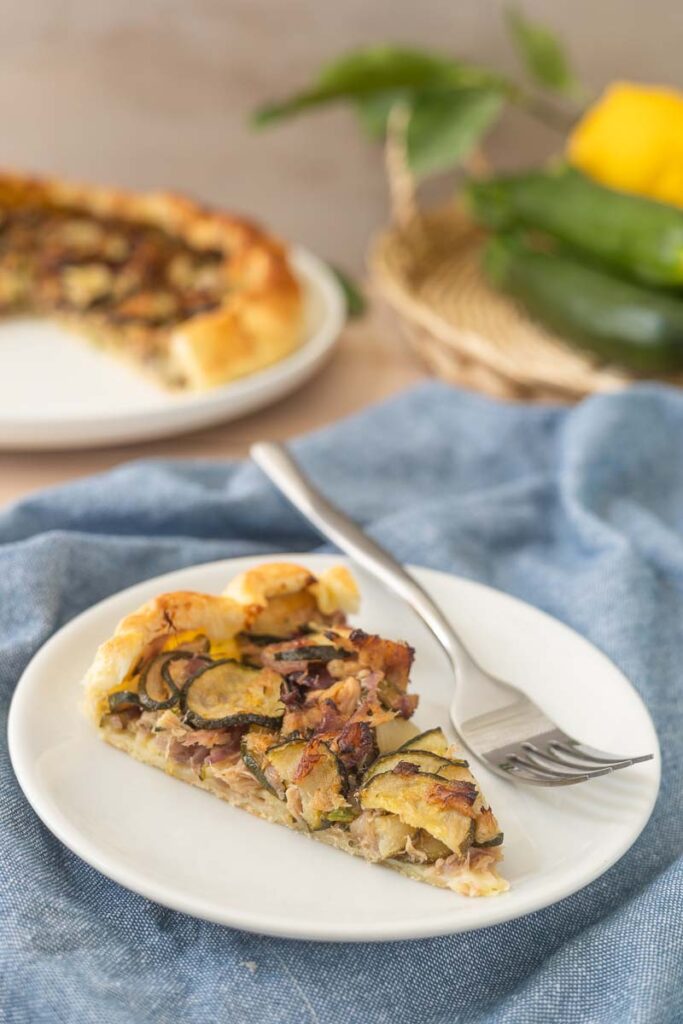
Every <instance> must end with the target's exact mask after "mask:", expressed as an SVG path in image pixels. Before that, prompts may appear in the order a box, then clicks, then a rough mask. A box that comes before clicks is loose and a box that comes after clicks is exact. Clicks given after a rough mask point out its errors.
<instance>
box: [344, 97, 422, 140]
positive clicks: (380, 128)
mask: <svg viewBox="0 0 683 1024" xmlns="http://www.w3.org/2000/svg"><path fill="white" fill-rule="evenodd" d="M397 103H403V104H405V105H406V106H408V107H410V106H411V104H412V94H411V93H410V91H409V90H406V89H395V90H393V91H392V92H375V93H371V94H370V95H369V96H363V97H361V98H360V99H357V100H355V101H354V106H355V108H356V113H357V114H358V119H359V121H360V123H361V125H362V127H363V129H364V130H365V133H366V135H368V136H369V137H370V138H371V139H375V140H377V141H379V142H381V141H382V140H383V139H384V138H385V136H386V134H387V121H388V120H389V114H390V113H391V111H392V108H393V107H395V106H396V104H397Z"/></svg>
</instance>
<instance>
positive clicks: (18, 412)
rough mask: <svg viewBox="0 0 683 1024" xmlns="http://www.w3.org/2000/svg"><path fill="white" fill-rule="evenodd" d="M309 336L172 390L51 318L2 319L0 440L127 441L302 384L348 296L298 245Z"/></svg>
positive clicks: (68, 444) (12, 444)
mask: <svg viewBox="0 0 683 1024" xmlns="http://www.w3.org/2000/svg"><path fill="white" fill-rule="evenodd" d="M292 262H293V264H294V267H295V270H296V272H297V275H298V277H299V280H300V281H301V283H302V284H303V286H304V291H305V300H306V340H305V341H304V343H303V345H302V346H301V347H300V348H299V349H297V350H296V352H293V353H292V355H290V356H288V357H287V358H286V359H283V360H281V361H280V362H279V363H276V364H275V365H273V366H270V367H267V368H266V369H264V370H261V371H259V372H258V373H253V374H250V375H249V376H247V377H242V378H238V379H237V380H234V381H232V382H231V383H229V384H225V385H223V386H222V387H219V388H214V389H213V390H211V391H205V392H200V393H194V394H192V393H191V394H173V393H172V392H167V391H164V390H163V389H161V388H159V387H157V386H156V385H155V384H154V383H153V382H151V381H148V380H146V379H145V377H144V376H141V375H139V374H138V373H136V372H135V370H134V369H132V368H131V367H128V366H127V365H126V364H125V363H124V362H122V361H119V360H118V359H116V358H115V357H114V356H111V355H108V354H106V353H102V352H100V351H98V350H97V349H96V348H94V347H93V346H90V345H88V343H87V341H85V340H84V339H82V338H79V337H77V336H76V335H73V334H71V333H69V332H68V331H67V330H65V329H63V328H61V327H59V326H58V325H57V324H55V323H52V322H50V321H49V320H41V319H38V318H18V317H17V318H13V319H8V320H1V321H0V449H9V450H18V449H24V450H26V449H29V450H30V449H64V448H89V447H96V446H100V445H113V444H124V443H126V444H128V443H131V442H137V441H147V440H150V439H152V438H159V437H167V436H170V435H173V434H179V433H183V432H185V431H188V430H196V429H198V428H199V427H206V426H209V425H211V424H213V423H218V422H222V421H226V420H233V419H236V418H237V417H238V416H243V415H245V413H248V412H253V411H254V410H256V409H260V408H262V407H263V406H265V405H269V404H271V403H272V402H274V401H276V400H277V399H278V398H282V397H283V396H284V395H286V394H288V393H289V392H290V391H293V390H294V389H295V388H297V387H299V385H300V384H303V382H304V381H306V380H307V379H308V378H309V377H310V376H311V375H312V374H314V373H315V372H316V370H318V369H319V368H320V367H321V366H322V364H323V362H324V361H325V359H326V358H327V357H328V356H329V355H330V353H331V350H332V347H333V345H334V343H335V342H336V340H337V337H338V336H339V333H340V331H341V329H342V326H343V324H344V316H345V303H344V297H343V295H342V293H341V289H340V287H339V285H338V284H337V282H336V280H335V278H334V276H333V275H332V273H331V272H330V270H329V269H328V267H327V266H326V265H325V264H324V263H323V262H322V260H319V259H318V258H317V257H316V256H314V255H313V254H312V253H310V252H307V251H306V250H303V249H296V250H295V251H294V253H293V259H292Z"/></svg>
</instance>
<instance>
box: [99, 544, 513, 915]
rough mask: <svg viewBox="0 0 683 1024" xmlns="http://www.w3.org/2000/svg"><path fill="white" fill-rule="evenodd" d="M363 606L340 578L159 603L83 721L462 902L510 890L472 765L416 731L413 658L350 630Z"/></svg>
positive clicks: (444, 742)
mask: <svg viewBox="0 0 683 1024" xmlns="http://www.w3.org/2000/svg"><path fill="white" fill-rule="evenodd" d="M357 605H358V591H357V588H356V584H355V582H354V580H353V578H352V576H351V575H350V573H349V572H348V570H347V569H346V568H344V567H341V566H340V567H336V568H333V569H330V570H328V571H327V572H324V573H322V574H321V575H320V576H319V577H316V576H314V575H313V574H312V573H310V572H309V571H308V570H307V569H304V568H302V567H300V566H297V565H291V564H285V563H272V564H267V565H260V566H258V567H256V568H254V569H252V570H250V571H248V572H246V573H243V574H242V575H241V576H238V577H237V578H236V579H234V580H233V581H232V582H231V583H230V585H229V586H228V587H227V589H226V590H225V592H224V593H223V594H222V595H220V596H214V595H209V594H198V593H191V592H178V593H171V594H163V595H161V596H160V597H158V598H156V599H155V600H154V601H150V602H149V603H148V604H146V605H143V607H142V608H140V609H139V610H138V611H137V612H135V613H133V614H132V615H129V616H128V617H127V618H125V619H124V620H123V621H122V622H121V623H120V624H119V626H118V627H117V629H116V632H115V633H114V635H113V637H111V639H109V640H107V641H106V642H105V643H104V644H102V646H101V647H100V648H99V650H98V652H97V655H96V657H95V661H94V663H93V665H92V667H91V668H90V670H89V672H88V674H87V676H86V679H85V697H86V700H85V706H86V711H87V713H88V715H89V717H90V718H91V719H92V721H93V722H94V724H95V726H96V727H97V729H98V732H99V734H100V736H101V737H102V738H103V739H105V740H106V741H107V742H108V743H111V744H112V745H113V746H115V747H118V748H119V749H121V750H125V751H127V752H128V753H129V754H131V755H132V756H133V757H135V758H137V759H138V760H140V761H143V762H144V763H145V764H149V765H154V766H155V767H158V768H162V769H163V770H164V771H166V772H168V774H170V775H174V776H176V777H177V778H179V779H183V780H184V781H186V782H190V783H191V784H192V785H194V786H198V787H199V788H201V789H206V790H209V791H210V792H212V793H215V794H216V796H219V797H221V798H222V799H224V800H227V801H228V802H229V803H231V804H234V805H235V806H237V807H242V808H244V809H245V810H248V811H251V813H252V814H256V815H258V816H259V817H261V818H266V819H267V820H268V821H272V822H277V823H279V824H282V825H286V826H288V827H289V828H292V829H295V830H297V831H300V832H304V833H307V834H309V835H310V836H312V837H313V838H315V839H317V840H319V841H321V842H324V843H326V844H328V845H330V846H335V847H337V848H338V849H341V850H346V851H347V852H348V853H351V854H355V855H356V856H359V857H363V858H365V859H366V860H369V861H372V862H375V863H382V864H386V865H388V866H389V867H392V868H394V869H395V870H397V871H399V872H401V873H402V874H405V875H408V876H409V877H411V878H415V879H417V880H419V881H422V882H428V883H430V884H431V885H436V886H441V887H443V888H449V889H452V890H454V891H455V892H458V893H461V894H463V895H466V896H485V895H494V894H496V893H500V892H503V891H505V890H506V889H507V888H508V884H507V882H506V881H505V880H504V879H502V878H501V877H500V875H499V874H498V871H497V865H498V862H499V861H500V860H501V858H502V846H501V844H502V842H503V834H502V832H501V831H500V829H499V827H498V822H497V821H496V818H495V816H494V814H493V811H492V810H491V808H490V807H489V806H488V805H487V803H486V800H485V799H484V796H483V794H482V792H481V789H480V787H479V785H478V783H477V780H476V779H475V777H474V776H473V775H472V773H471V771H470V768H469V766H468V763H467V761H466V760H464V759H463V758H462V757H461V756H459V754H458V752H457V750H456V748H455V747H454V745H453V744H451V743H450V742H449V740H448V739H447V738H446V736H445V734H444V733H443V731H442V730H441V729H440V728H436V729H429V730H427V731H426V732H421V733H418V731H417V729H416V728H415V726H413V724H412V723H411V722H410V718H411V716H412V714H413V712H414V710H415V708H416V706H417V702H418V698H417V696H416V695H414V694H409V693H408V682H409V675H410V670H411V666H412V662H413V656H414V651H413V649H412V648H411V647H410V646H409V645H408V644H406V643H401V642H397V641H392V640H384V639H382V638H381V637H379V636H374V635H371V634H368V633H366V632H364V631H363V630H361V629H354V628H352V627H351V626H349V625H348V624H347V622H346V615H347V614H348V613H350V612H354V611H356V609H357Z"/></svg>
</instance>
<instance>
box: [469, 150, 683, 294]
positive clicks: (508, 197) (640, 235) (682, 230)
mask: <svg viewBox="0 0 683 1024" xmlns="http://www.w3.org/2000/svg"><path fill="white" fill-rule="evenodd" d="M466 197H467V199H468V201H469V203H470V205H471V207H472V209H473V212H474V214H475V216H476V217H477V219H478V220H480V221H481V222H482V223H484V224H486V225H487V226H488V227H491V228H494V229H495V230H497V231H500V230H503V231H507V230H510V229H513V228H518V227H521V228H534V229H537V230H539V231H543V232H547V233H548V234H549V235H551V236H553V237H554V238H557V239H559V240H560V241H562V242H564V243H566V244H567V245H569V246H571V247H572V248H573V249H576V250H579V251H580V252H583V253H585V254H587V255H588V256H590V257H593V258H594V259H596V260H600V261H601V262H604V263H606V264H609V265H610V266H612V267H614V268H616V269H617V270H619V271H620V272H621V273H622V274H624V275H626V276H627V277H632V278H634V279H635V280H637V281H642V282H644V283H646V284H652V285H658V286H662V287H666V286H668V287H680V286H681V285H683V210H679V209H677V208H676V207H674V206H667V205H665V204H664V203H658V202H655V201H654V200H652V199H645V198H643V197H642V196H634V195H627V194H626V193H623V192H616V191H614V190H613V189H609V188H605V187H604V186H603V185H599V184H598V183H597V182H595V181H592V180H591V179H590V178H587V177H585V176H584V175H583V174H580V173H579V172H578V171H575V170H573V169H571V168H562V169H560V170H559V171H556V172H552V171H549V172H545V173H544V172H534V173H531V174H522V175H515V176H510V177H499V178H490V179H488V180H481V181H473V182H470V184H469V185H468V187H467V190H466Z"/></svg>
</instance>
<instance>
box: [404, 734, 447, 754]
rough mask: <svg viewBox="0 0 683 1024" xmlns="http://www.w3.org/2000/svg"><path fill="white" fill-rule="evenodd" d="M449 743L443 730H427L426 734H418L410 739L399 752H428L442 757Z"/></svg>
mask: <svg viewBox="0 0 683 1024" xmlns="http://www.w3.org/2000/svg"><path fill="white" fill-rule="evenodd" d="M448 747H449V743H448V740H447V739H446V736H445V734H444V731H443V729H441V728H437V729H427V731H426V732H421V733H418V735H417V736H413V737H411V739H409V740H407V741H406V742H405V743H404V744H403V746H401V747H399V750H428V751H429V752H430V753H431V754H440V755H441V757H443V756H444V755H445V753H446V751H447V750H448Z"/></svg>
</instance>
